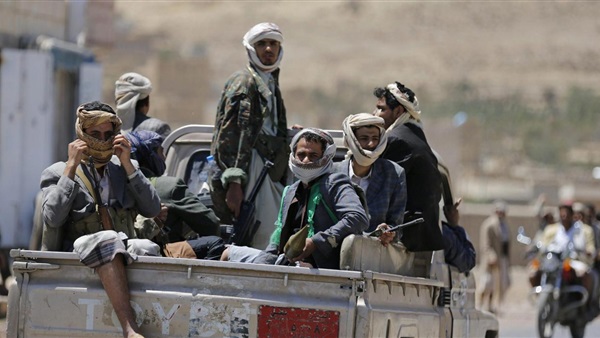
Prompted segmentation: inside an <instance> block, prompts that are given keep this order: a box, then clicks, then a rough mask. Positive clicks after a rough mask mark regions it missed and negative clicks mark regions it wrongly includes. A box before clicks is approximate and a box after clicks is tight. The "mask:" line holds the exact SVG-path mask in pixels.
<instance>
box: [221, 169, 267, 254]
mask: <svg viewBox="0 0 600 338" xmlns="http://www.w3.org/2000/svg"><path fill="white" fill-rule="evenodd" d="M272 166H273V162H271V161H269V160H265V165H264V167H263V168H262V170H261V172H260V175H259V176H258V180H257V181H256V184H255V185H254V187H252V191H250V195H249V196H248V199H247V200H244V201H243V202H242V205H241V206H240V215H239V216H238V218H237V219H235V220H234V222H233V236H232V237H231V238H232V242H233V243H235V244H236V245H242V246H243V245H247V246H250V245H252V240H253V239H254V234H255V233H256V230H258V227H259V226H260V221H259V220H257V219H256V206H255V204H254V200H255V199H256V195H258V191H259V189H260V186H261V185H262V183H263V181H264V180H265V178H266V177H267V174H268V172H269V168H271V167H272Z"/></svg>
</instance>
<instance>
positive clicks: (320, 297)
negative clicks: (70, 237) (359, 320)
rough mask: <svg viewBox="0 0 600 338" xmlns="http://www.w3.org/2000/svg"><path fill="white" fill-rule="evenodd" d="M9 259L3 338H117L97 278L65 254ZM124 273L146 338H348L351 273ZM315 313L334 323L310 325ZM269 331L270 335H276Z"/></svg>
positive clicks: (174, 262)
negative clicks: (11, 278) (287, 335)
mask: <svg viewBox="0 0 600 338" xmlns="http://www.w3.org/2000/svg"><path fill="white" fill-rule="evenodd" d="M11 255H12V256H13V257H14V258H15V260H16V262H15V265H14V266H13V269H14V272H15V275H16V276H17V279H18V286H19V289H18V290H14V289H13V290H11V296H12V295H13V294H15V295H17V294H19V296H20V297H19V298H20V299H19V304H18V305H17V308H16V309H15V308H14V305H11V310H10V314H9V317H10V318H9V336H11V337H49V336H57V337H58V336H62V337H88V336H103V337H113V336H114V337H118V336H120V325H119V323H118V321H117V318H116V316H115V314H114V311H113V310H112V306H111V305H110V303H109V301H108V299H107V297H106V295H105V293H104V290H103V289H102V286H101V283H100V280H99V279H98V276H96V275H95V274H94V272H93V270H92V269H89V268H87V267H85V266H83V265H82V264H81V263H79V261H78V259H77V258H76V257H77V256H76V255H75V254H72V253H53V252H37V251H25V250H13V251H12V252H11ZM127 273H128V278H129V285H130V289H131V294H132V305H133V308H134V310H135V311H136V315H137V320H138V324H140V325H141V328H142V332H143V333H144V334H145V335H146V336H147V337H188V336H194V337H196V336H197V337H230V336H243V337H256V336H257V335H258V332H259V325H262V326H261V327H262V330H266V329H267V328H268V327H269V326H271V327H272V328H271V329H273V328H275V326H274V325H276V324H277V323H279V324H282V323H288V325H287V326H288V328H289V329H290V330H292V328H294V329H296V328H297V329H298V330H301V331H299V332H304V331H302V330H307V329H312V330H313V331H314V330H317V331H319V332H324V331H328V332H330V331H331V330H333V329H334V328H335V330H336V332H338V336H340V337H346V336H352V335H353V326H354V303H355V298H356V292H355V291H356V286H355V283H356V282H355V281H356V279H357V278H360V277H361V273H358V272H350V271H335V270H327V271H319V270H316V269H307V268H295V267H275V266H267V265H254V264H241V263H228V262H214V261H201V260H189V259H172V258H162V257H152V258H151V257H140V258H139V261H138V262H136V263H134V264H132V265H130V266H128V267H127ZM257 276H260V278H257ZM14 302H15V299H13V300H12V303H11V304H14ZM269 309H270V310H269ZM273 309H278V310H277V313H279V314H280V316H278V318H277V319H273V312H274V310H273ZM268 311H271V313H270V314H269V313H268ZM17 313H19V316H18V318H17V319H16V320H15V318H14V316H15V315H16V314H17ZM49 314H52V315H49ZM324 316H325V317H326V318H329V319H331V320H334V322H330V321H327V323H321V324H319V323H316V322H315V321H314V319H319V318H320V319H321V320H322V319H323V318H325V317H324ZM267 317H271V319H270V320H267ZM336 320H337V321H336ZM303 321H304V323H303ZM261 323H262V324H261ZM279 326H281V325H277V327H278V330H279V331H277V332H283V331H281V330H284V329H283V328H281V327H279ZM264 332H266V331H264ZM290 332H291V331H290Z"/></svg>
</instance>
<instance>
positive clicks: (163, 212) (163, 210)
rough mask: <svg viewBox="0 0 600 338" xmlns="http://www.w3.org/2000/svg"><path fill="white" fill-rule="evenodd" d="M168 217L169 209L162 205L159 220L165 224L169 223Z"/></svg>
mask: <svg viewBox="0 0 600 338" xmlns="http://www.w3.org/2000/svg"><path fill="white" fill-rule="evenodd" d="M167 216H169V207H168V206H167V205H166V204H164V203H161V204H160V212H159V213H158V216H156V217H158V219H160V220H161V221H162V222H163V223H164V222H166V221H167Z"/></svg>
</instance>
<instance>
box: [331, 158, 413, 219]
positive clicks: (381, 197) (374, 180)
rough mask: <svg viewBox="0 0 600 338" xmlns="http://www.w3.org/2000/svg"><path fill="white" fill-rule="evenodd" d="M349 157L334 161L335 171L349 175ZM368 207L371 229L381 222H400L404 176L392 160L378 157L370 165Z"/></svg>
mask: <svg viewBox="0 0 600 338" xmlns="http://www.w3.org/2000/svg"><path fill="white" fill-rule="evenodd" d="M349 167H350V159H346V160H344V161H342V162H338V163H334V164H333V168H334V171H335V172H339V173H342V174H344V175H346V176H348V175H349ZM366 198H367V206H368V209H369V228H368V229H367V231H373V230H375V228H377V226H378V225H379V224H381V223H386V224H389V225H392V226H393V225H398V224H401V223H402V221H403V219H404V209H405V207H406V177H405V175H404V169H402V167H400V166H399V165H397V164H396V163H394V162H392V161H388V160H386V159H383V158H378V159H377V160H376V161H375V162H373V165H372V166H371V174H370V178H369V188H368V189H367V193H366Z"/></svg>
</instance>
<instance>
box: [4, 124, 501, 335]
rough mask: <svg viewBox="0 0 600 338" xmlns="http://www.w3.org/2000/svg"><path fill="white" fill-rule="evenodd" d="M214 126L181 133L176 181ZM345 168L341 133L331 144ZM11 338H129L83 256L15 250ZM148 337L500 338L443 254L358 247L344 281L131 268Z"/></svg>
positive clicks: (351, 243) (220, 266) (293, 270)
mask: <svg viewBox="0 0 600 338" xmlns="http://www.w3.org/2000/svg"><path fill="white" fill-rule="evenodd" d="M211 132H212V127H210V126H197V125H190V126H185V127H182V128H180V129H178V130H175V131H174V132H173V133H172V135H170V136H169V137H167V139H166V140H165V142H164V143H163V146H164V148H165V150H166V152H167V167H168V171H167V174H168V175H174V176H179V177H181V178H183V179H184V180H185V181H186V182H189V181H190V178H192V179H193V177H194V175H196V174H197V173H196V172H194V170H193V169H194V164H195V163H196V167H195V170H199V168H201V167H202V166H203V165H204V163H201V165H198V163H197V162H206V156H207V155H208V152H209V151H210V150H209V147H210V135H211ZM334 136H336V138H337V141H336V142H340V143H338V145H339V151H338V155H339V156H341V157H343V154H344V153H345V149H344V148H343V145H342V144H341V141H340V140H341V133H339V132H338V133H337V134H335V133H334ZM11 257H12V258H13V259H14V263H13V271H14V275H15V277H16V284H14V285H13V286H12V287H11V289H10V292H9V305H8V318H7V336H8V337H120V336H121V328H120V325H119V323H118V321H117V318H116V315H115V314H114V311H113V309H112V306H111V304H110V302H109V301H108V298H107V297H106V295H105V292H104V290H103V288H102V285H101V283H100V280H99V278H98V277H97V276H96V275H95V273H94V271H93V270H92V269H89V268H87V267H86V266H84V265H83V264H81V263H80V262H79V259H78V257H77V256H76V254H74V253H68V252H54V251H35V250H22V249H15V250H12V251H11ZM127 274H128V279H129V285H130V291H131V295H132V300H131V303H132V307H133V309H134V310H135V312H136V317H137V321H138V324H139V325H140V328H141V330H142V333H143V334H144V336H145V337H486V338H491V337H497V336H498V321H497V319H496V318H495V317H494V315H492V314H491V313H488V312H483V311H480V310H478V309H476V308H475V282H474V278H473V275H472V274H464V273H459V272H458V271H457V270H456V268H454V267H451V266H449V265H447V264H446V263H445V262H444V255H443V252H442V251H436V252H429V253H411V252H408V251H406V249H405V248H404V247H403V246H402V245H401V244H396V245H390V246H388V247H383V246H382V245H381V244H380V243H379V242H378V241H377V240H376V239H374V238H371V237H366V236H355V235H352V236H349V237H348V238H347V239H346V240H344V242H343V244H342V254H341V261H340V270H329V269H310V268H304V267H289V266H270V265H261V264H244V263H233V262H220V261H207V260H196V259H184V258H166V257H139V258H138V261H136V262H135V263H133V264H131V265H130V266H128V267H127Z"/></svg>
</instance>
